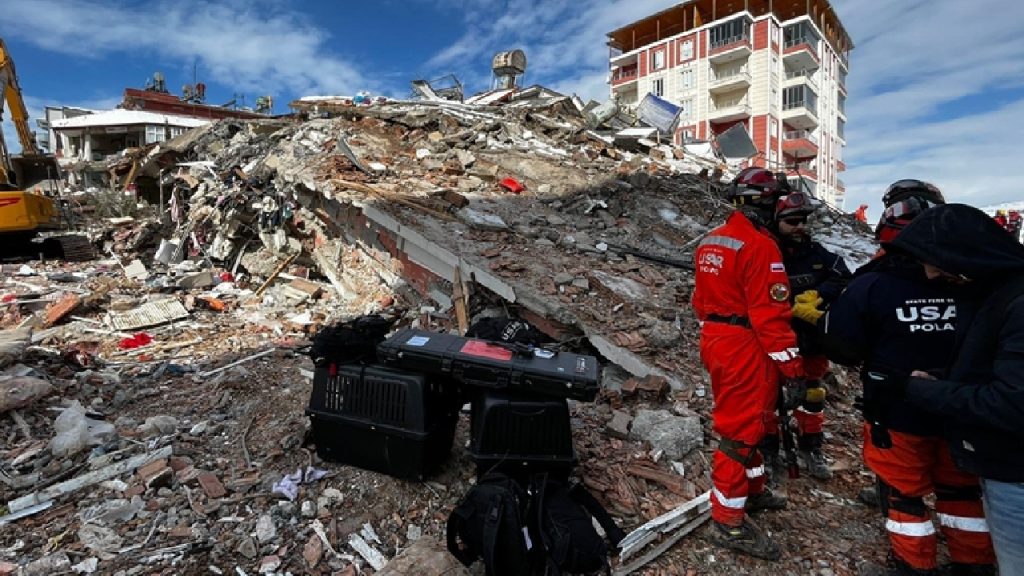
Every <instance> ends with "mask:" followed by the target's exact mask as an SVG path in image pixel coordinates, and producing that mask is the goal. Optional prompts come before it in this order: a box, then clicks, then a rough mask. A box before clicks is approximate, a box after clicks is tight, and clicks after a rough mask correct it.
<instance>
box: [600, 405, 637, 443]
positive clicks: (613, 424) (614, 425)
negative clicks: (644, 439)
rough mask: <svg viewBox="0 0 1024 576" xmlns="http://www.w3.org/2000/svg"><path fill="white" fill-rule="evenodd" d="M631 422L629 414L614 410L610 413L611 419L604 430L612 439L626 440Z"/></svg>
mask: <svg viewBox="0 0 1024 576" xmlns="http://www.w3.org/2000/svg"><path fill="white" fill-rule="evenodd" d="M630 420H631V418H630V416H629V414H627V413H625V412H623V411H622V410H615V411H613V412H612V419H611V420H609V421H608V423H607V424H605V426H604V429H605V431H606V432H608V435H609V436H611V437H613V438H621V439H623V440H624V439H626V438H628V437H629V421H630Z"/></svg>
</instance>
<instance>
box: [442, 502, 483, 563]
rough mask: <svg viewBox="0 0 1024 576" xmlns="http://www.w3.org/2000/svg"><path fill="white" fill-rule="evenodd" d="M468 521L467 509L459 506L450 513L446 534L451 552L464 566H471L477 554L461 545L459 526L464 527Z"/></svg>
mask: <svg viewBox="0 0 1024 576" xmlns="http://www.w3.org/2000/svg"><path fill="white" fill-rule="evenodd" d="M465 522H466V511H465V510H464V508H463V507H462V506H457V507H456V508H455V510H452V513H451V514H449V515H448V523H447V525H446V526H445V536H446V538H447V540H448V551H449V552H451V554H452V556H455V559H456V560H458V561H459V562H462V564H463V565H464V566H469V565H470V564H472V563H473V561H474V560H476V555H475V554H473V553H472V552H471V551H469V550H467V549H463V548H461V547H460V546H459V542H458V533H459V528H460V527H462V526H463V525H464V524H465Z"/></svg>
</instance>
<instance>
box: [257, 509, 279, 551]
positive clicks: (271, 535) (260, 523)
mask: <svg viewBox="0 0 1024 576" xmlns="http://www.w3.org/2000/svg"><path fill="white" fill-rule="evenodd" d="M275 538H277V528H276V527H275V526H274V519H273V518H272V517H271V516H270V514H263V515H262V516H260V519H259V520H257V521H256V540H258V541H259V543H260V544H266V543H267V542H270V541H271V540H273V539H275Z"/></svg>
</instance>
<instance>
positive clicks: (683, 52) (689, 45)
mask: <svg viewBox="0 0 1024 576" xmlns="http://www.w3.org/2000/svg"><path fill="white" fill-rule="evenodd" d="M692 59H693V40H683V41H682V42H680V43H679V61H680V62H685V61H687V60H692Z"/></svg>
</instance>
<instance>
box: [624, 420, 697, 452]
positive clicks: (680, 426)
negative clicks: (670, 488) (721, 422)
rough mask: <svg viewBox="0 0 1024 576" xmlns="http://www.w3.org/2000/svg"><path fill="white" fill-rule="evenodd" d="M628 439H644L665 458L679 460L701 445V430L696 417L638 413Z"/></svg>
mask: <svg viewBox="0 0 1024 576" xmlns="http://www.w3.org/2000/svg"><path fill="white" fill-rule="evenodd" d="M630 437H631V438H634V439H636V440H645V441H647V442H649V443H650V444H651V448H652V449H653V450H655V451H657V452H662V453H664V455H665V457H666V458H671V459H673V460H678V459H680V458H682V457H684V456H686V455H687V454H689V453H690V451H691V450H693V449H695V448H697V447H698V446H701V445H703V443H704V431H703V429H702V428H701V425H700V418H699V417H697V416H676V415H674V414H672V413H671V412H669V411H668V410H639V411H638V412H637V413H636V417H635V418H633V425H632V428H631V430H630Z"/></svg>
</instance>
